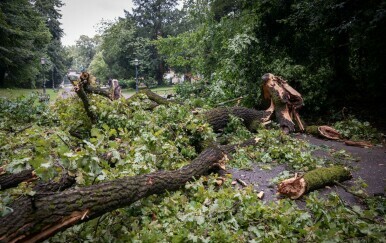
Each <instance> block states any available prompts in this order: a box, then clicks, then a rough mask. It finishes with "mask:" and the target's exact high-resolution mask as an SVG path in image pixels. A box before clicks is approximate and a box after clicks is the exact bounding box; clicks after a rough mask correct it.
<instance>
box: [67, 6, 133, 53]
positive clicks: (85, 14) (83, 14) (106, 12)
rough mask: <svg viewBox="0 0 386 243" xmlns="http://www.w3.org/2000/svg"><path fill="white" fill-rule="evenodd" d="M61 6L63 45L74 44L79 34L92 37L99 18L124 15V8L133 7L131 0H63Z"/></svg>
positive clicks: (104, 18)
mask: <svg viewBox="0 0 386 243" xmlns="http://www.w3.org/2000/svg"><path fill="white" fill-rule="evenodd" d="M63 3H64V4H65V5H64V6H63V7H62V8H61V14H62V19H61V23H62V28H63V30H64V36H63V37H62V43H63V45H65V46H68V45H75V41H76V40H77V39H79V37H80V36H81V35H87V36H89V37H93V36H94V35H95V34H97V32H96V30H97V25H98V24H99V23H100V22H101V20H102V19H103V20H114V19H116V18H118V17H124V15H125V13H124V10H130V11H131V9H132V7H133V4H132V1H131V0H63Z"/></svg>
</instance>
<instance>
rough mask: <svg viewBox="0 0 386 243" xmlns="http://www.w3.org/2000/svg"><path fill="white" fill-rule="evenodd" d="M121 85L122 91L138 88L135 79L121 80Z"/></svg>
mask: <svg viewBox="0 0 386 243" xmlns="http://www.w3.org/2000/svg"><path fill="white" fill-rule="evenodd" d="M119 85H120V86H121V88H122V89H129V88H131V89H135V87H136V82H135V79H121V80H119Z"/></svg>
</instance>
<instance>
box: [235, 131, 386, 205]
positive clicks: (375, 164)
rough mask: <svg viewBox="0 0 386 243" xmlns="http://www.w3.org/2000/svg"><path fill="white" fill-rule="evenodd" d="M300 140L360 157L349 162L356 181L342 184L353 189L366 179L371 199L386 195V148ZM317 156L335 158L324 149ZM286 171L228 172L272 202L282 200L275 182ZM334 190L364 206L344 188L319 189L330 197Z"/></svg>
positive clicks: (275, 168)
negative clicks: (261, 192) (355, 184)
mask: <svg viewBox="0 0 386 243" xmlns="http://www.w3.org/2000/svg"><path fill="white" fill-rule="evenodd" d="M296 137H297V138H298V139H305V140H307V141H309V142H310V143H311V144H314V145H317V146H321V145H323V146H324V147H325V146H327V147H329V148H332V149H335V150H341V149H344V150H346V151H347V152H349V153H350V154H351V155H352V156H353V157H354V158H356V160H355V161H352V160H348V161H345V163H346V164H347V165H349V166H350V167H352V168H354V169H353V170H352V174H353V179H351V180H350V181H346V182H344V183H342V184H344V185H345V186H347V187H351V186H353V185H354V183H353V181H355V180H356V179H358V178H362V179H363V180H364V181H365V182H366V184H367V185H368V187H367V188H366V189H365V190H366V193H367V194H368V195H369V196H374V195H375V196H385V191H386V149H385V148H384V147H377V146H374V147H372V148H359V147H352V146H347V145H345V144H344V143H343V142H339V141H331V140H323V139H319V138H315V137H312V136H308V135H307V136H305V135H296ZM314 156H321V157H325V158H327V159H328V158H329V157H330V158H331V155H330V154H329V153H327V152H325V150H322V149H321V150H317V151H315V153H314ZM284 170H288V169H286V167H285V166H283V165H279V166H276V167H273V168H272V169H271V170H264V169H261V168H260V167H259V166H257V165H256V166H254V168H253V170H251V171H245V170H237V169H229V170H228V172H230V173H231V174H232V175H233V179H234V180H236V179H241V180H243V181H244V182H246V183H247V184H253V185H254V187H255V189H256V192H260V191H264V197H263V200H264V201H272V200H278V199H279V198H278V195H277V194H276V193H277V192H276V185H272V183H271V180H272V179H273V178H275V177H277V176H278V174H279V173H280V172H282V171H284ZM332 191H335V192H337V193H338V194H339V195H340V196H341V198H342V199H343V200H345V201H346V202H348V203H350V204H361V202H360V200H359V198H357V197H355V196H353V195H352V194H350V193H347V192H346V191H345V190H344V189H343V188H342V187H340V186H330V187H326V188H323V189H320V190H319V192H320V195H321V196H324V195H327V194H329V193H330V192H332ZM301 200H302V199H300V202H301Z"/></svg>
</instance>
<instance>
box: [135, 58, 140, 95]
mask: <svg viewBox="0 0 386 243" xmlns="http://www.w3.org/2000/svg"><path fill="white" fill-rule="evenodd" d="M138 64H139V61H138V59H137V58H136V59H134V65H135V92H136V93H138Z"/></svg>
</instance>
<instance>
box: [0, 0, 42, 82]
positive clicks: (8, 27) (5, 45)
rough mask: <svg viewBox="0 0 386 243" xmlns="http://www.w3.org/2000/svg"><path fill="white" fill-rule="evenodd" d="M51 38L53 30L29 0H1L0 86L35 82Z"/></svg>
mask: <svg viewBox="0 0 386 243" xmlns="http://www.w3.org/2000/svg"><path fill="white" fill-rule="evenodd" d="M49 41H50V32H49V31H48V29H47V27H46V26H45V24H44V20H43V19H42V17H41V16H40V15H39V14H38V13H37V12H36V11H35V9H34V6H33V5H32V3H31V2H30V1H28V0H12V1H11V0H4V1H1V2H0V86H3V87H4V86H19V87H22V86H24V87H31V86H35V77H36V75H37V74H38V73H39V70H38V69H37V66H38V63H39V61H40V58H41V57H42V56H43V54H44V52H45V49H46V47H47V45H48V43H49Z"/></svg>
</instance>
